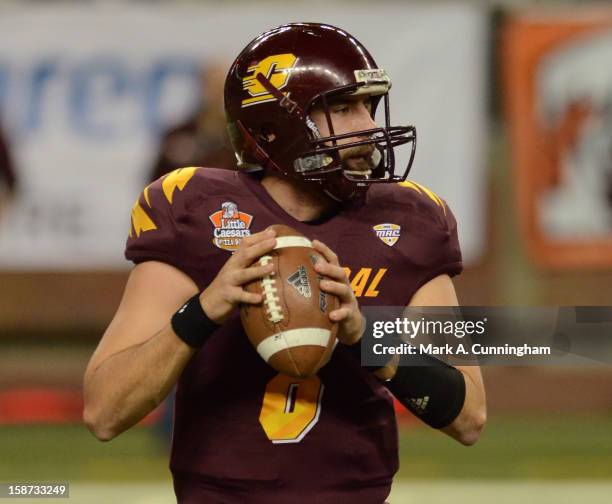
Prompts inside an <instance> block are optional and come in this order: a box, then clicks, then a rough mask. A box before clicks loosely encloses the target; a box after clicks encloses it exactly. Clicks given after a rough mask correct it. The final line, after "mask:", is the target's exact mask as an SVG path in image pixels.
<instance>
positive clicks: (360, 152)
mask: <svg viewBox="0 0 612 504" xmlns="http://www.w3.org/2000/svg"><path fill="white" fill-rule="evenodd" d="M373 152H374V146H373V145H357V146H355V147H347V148H346V149H342V150H341V155H342V159H349V158H355V157H365V158H369V157H370V156H371V155H372V153H373Z"/></svg>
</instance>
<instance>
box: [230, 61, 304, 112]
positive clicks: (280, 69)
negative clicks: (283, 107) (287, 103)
mask: <svg viewBox="0 0 612 504" xmlns="http://www.w3.org/2000/svg"><path fill="white" fill-rule="evenodd" d="M296 63H297V57H296V56H295V55H293V54H290V53H287V54H275V55H273V56H268V57H267V58H265V59H263V60H261V61H260V62H259V63H256V64H254V65H252V66H250V67H249V68H248V75H247V76H246V77H245V78H244V79H242V89H244V90H245V91H246V92H247V93H248V94H249V98H245V99H244V100H242V107H243V108H244V107H250V106H251V105H257V104H259V103H267V102H271V101H274V100H276V98H275V97H274V96H272V95H271V94H270V93H268V90H267V89H266V88H265V87H263V85H262V84H261V82H259V81H258V80H257V75H258V74H263V75H264V76H265V77H266V78H267V79H268V80H269V81H270V84H272V85H273V86H274V87H275V88H276V89H283V88H284V87H285V86H286V85H287V84H288V83H289V78H290V77H291V69H292V68H293V67H294V66H295V64H296Z"/></svg>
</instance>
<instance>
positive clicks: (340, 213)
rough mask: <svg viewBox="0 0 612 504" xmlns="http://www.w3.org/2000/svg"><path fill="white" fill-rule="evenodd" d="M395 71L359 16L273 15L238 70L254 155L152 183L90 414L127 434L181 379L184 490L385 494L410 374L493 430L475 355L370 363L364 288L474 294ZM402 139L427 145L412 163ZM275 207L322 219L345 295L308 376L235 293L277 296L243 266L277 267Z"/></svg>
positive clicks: (473, 426) (228, 498)
mask: <svg viewBox="0 0 612 504" xmlns="http://www.w3.org/2000/svg"><path fill="white" fill-rule="evenodd" d="M390 87H391V81H390V78H389V76H388V74H387V72H386V71H385V70H383V69H381V68H379V67H378V65H377V64H376V63H375V62H374V60H373V58H372V57H371V55H370V54H369V52H368V51H367V49H366V48H365V47H364V46H363V45H362V44H360V43H359V42H358V41H357V40H356V39H355V38H354V37H353V36H351V35H350V34H348V33H347V32H345V31H343V30H341V29H338V28H335V27H333V26H329V25H322V24H314V23H296V24H288V25H284V26H280V27H278V28H275V29H273V30H270V31H268V32H266V33H264V34H262V35H261V36H259V37H258V38H256V39H255V40H253V41H252V42H251V43H250V44H249V45H248V46H247V47H246V48H245V49H244V50H243V51H242V52H241V54H240V55H239V56H238V58H237V59H236V60H235V62H234V63H233V65H232V67H231V68H230V70H229V73H228V76H227V80H226V84H225V107H226V114H227V122H228V129H229V132H230V136H231V139H232V143H233V146H234V150H235V152H236V158H237V170H236V171H224V170H216V169H214V168H206V169H199V168H193V167H191V168H183V169H179V170H176V171H174V172H172V173H170V174H169V175H166V176H165V177H164V178H162V179H160V180H158V181H156V182H154V183H153V184H151V185H150V186H148V187H147V188H145V189H144V191H143V193H142V195H141V196H140V198H139V200H138V201H137V202H136V204H135V206H134V208H133V211H132V227H131V232H130V236H129V238H128V242H127V248H126V257H127V258H128V259H130V260H132V261H133V262H135V263H136V266H135V267H134V269H133V270H132V272H131V274H130V276H129V280H128V282H127V286H126V288H125V293H124V296H123V299H122V301H121V303H120V306H119V308H118V310H117V313H116V315H115V317H114V318H113V320H112V322H111V323H110V325H109V327H108V329H107V331H106V333H105V334H104V336H103V338H102V340H101V342H100V344H99V347H98V348H97V350H96V352H95V353H94V355H93V357H92V359H91V362H90V363H89V366H88V368H87V371H86V375H85V384H84V388H85V390H84V393H85V410H84V419H85V422H86V423H87V425H88V427H89V428H90V430H91V431H92V432H93V434H94V435H95V436H96V437H97V438H99V439H100V440H109V439H112V438H114V437H115V436H117V435H118V434H120V433H121V432H123V431H124V430H126V429H128V428H130V427H131V426H133V425H134V424H135V423H136V422H138V421H139V420H140V419H142V418H143V417H144V416H145V415H146V414H147V413H149V412H150V411H151V410H153V409H154V408H155V407H156V406H157V405H158V404H160V402H161V401H162V400H163V399H164V397H165V396H166V395H167V394H168V392H169V391H170V390H171V388H172V387H173V386H174V384H175V383H177V384H178V386H177V392H176V407H175V424H174V436H173V446H172V455H171V462H170V468H171V471H172V475H173V479H174V488H175V492H176V495H177V499H178V501H179V502H194V503H195V502H198V503H200V502H237V503H245V502H248V503H265V504H272V503H283V504H285V503H287V502H291V503H312V502H317V503H321V504H323V503H333V504H337V503H343V502H350V503H382V502H384V500H385V498H386V497H387V495H388V494H389V492H390V488H391V483H392V479H393V475H394V474H395V472H396V471H397V469H398V447H397V426H396V420H395V416H394V408H393V401H392V393H393V394H394V395H395V396H396V397H397V398H398V399H399V400H400V401H401V402H402V403H403V404H405V405H406V406H407V407H408V408H410V409H411V410H412V411H414V412H415V413H416V414H417V415H418V416H419V417H420V418H421V419H422V420H423V421H424V422H425V423H427V424H428V425H430V426H432V427H433V428H436V429H440V430H442V431H443V432H445V433H446V434H448V435H450V436H452V437H453V438H455V439H457V440H458V441H459V442H461V443H463V444H465V445H470V444H473V443H474V442H475V441H476V440H477V439H478V437H479V434H480V432H481V430H482V428H483V425H484V422H485V398H484V389H483V384H482V379H481V375H480V371H479V369H478V368H477V367H466V368H455V367H452V366H448V365H446V364H442V363H440V362H438V361H435V362H433V359H432V365H431V366H424V367H423V366H420V367H414V366H399V367H398V366H396V364H397V363H396V362H392V363H389V364H388V365H387V366H385V367H383V368H380V369H376V370H372V369H369V368H365V367H362V366H361V365H360V360H359V350H358V348H359V346H360V345H359V341H360V338H361V337H362V334H363V333H364V330H365V329H364V326H365V323H364V319H363V317H362V316H361V314H360V306H362V307H363V306H385V305H388V306H405V305H418V306H427V305H435V306H441V305H456V304H457V298H456V295H455V291H454V288H453V284H452V281H451V276H453V275H456V274H458V273H459V272H460V271H461V269H462V262H461V254H460V250H459V245H458V241H457V230H456V223H455V219H454V217H453V214H452V213H451V211H450V209H449V208H448V206H447V205H446V203H445V202H444V201H443V200H441V199H440V198H439V197H438V196H436V195H435V194H434V193H432V192H431V191H429V190H427V189H426V188H424V187H422V186H420V185H418V184H416V183H413V182H408V181H406V175H407V173H408V170H409V169H410V165H411V164H412V159H413V156H414V148H415V141H416V132H415V129H414V128H413V127H411V126H391V124H390V122H389V96H388V92H389V89H390ZM381 106H382V107H384V112H385V116H386V118H385V124H384V125H383V126H379V125H377V124H376V122H375V121H374V117H375V112H376V109H377V108H378V107H381ZM401 145H406V146H407V148H409V149H411V151H410V152H411V153H412V155H411V156H410V161H409V163H408V165H407V166H405V167H404V168H403V169H401V170H396V169H395V161H394V160H395V155H394V151H395V149H396V148H397V147H398V146H401ZM276 223H282V224H287V225H289V226H291V227H293V228H295V229H296V230H298V231H300V232H301V233H303V234H304V235H305V236H307V237H310V238H312V239H313V245H314V247H315V248H316V249H317V250H318V251H319V252H320V253H321V254H322V255H323V256H324V257H325V258H326V259H327V262H323V261H319V262H318V263H317V266H316V268H317V271H318V272H319V273H320V274H321V275H322V276H324V279H323V280H322V281H321V288H322V289H323V290H325V291H327V292H329V293H333V294H335V295H337V296H338V297H339V299H340V305H339V307H338V308H337V309H336V310H334V311H332V312H331V314H330V317H331V318H332V319H333V320H334V321H337V322H338V323H339V332H338V339H339V341H340V342H339V344H338V345H337V346H336V348H335V350H334V352H333V355H332V357H331V359H330V361H329V363H328V364H327V365H326V366H324V367H323V368H322V369H321V370H320V371H319V373H318V374H317V375H316V376H313V377H310V378H308V379H306V380H302V381H296V380H295V379H291V378H288V377H286V376H283V375H280V374H278V373H276V372H275V371H274V369H272V368H271V367H269V366H268V365H267V364H266V363H265V362H264V361H263V360H262V359H261V358H260V357H259V356H258V354H257V352H256V350H255V349H254V348H253V347H252V346H251V344H250V342H249V341H248V339H247V337H246V335H245V334H244V331H243V329H242V326H241V322H240V318H239V313H238V309H237V308H238V306H239V304H241V303H260V302H261V301H262V299H261V297H260V296H259V295H258V294H254V293H250V292H247V291H246V290H245V289H244V288H243V286H244V285H245V284H246V283H248V282H251V281H253V280H255V279H261V278H263V277H264V276H266V275H269V274H272V273H273V271H272V266H271V265H266V266H261V265H259V264H258V263H256V265H253V264H254V262H255V261H256V259H257V258H259V257H260V256H262V255H263V254H266V253H267V252H269V251H271V250H272V249H273V248H274V246H275V243H276V241H275V235H274V232H273V231H270V230H267V228H268V226H270V225H271V224H276ZM424 397H427V398H428V399H427V400H426V401H420V402H418V404H417V402H415V401H414V399H415V398H424Z"/></svg>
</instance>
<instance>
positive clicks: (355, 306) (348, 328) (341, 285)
mask: <svg viewBox="0 0 612 504" xmlns="http://www.w3.org/2000/svg"><path fill="white" fill-rule="evenodd" d="M312 246H313V247H314V249H315V250H317V251H318V252H320V253H321V254H322V255H323V257H325V259H326V260H327V263H325V262H323V261H318V262H317V263H316V264H315V270H316V272H317V273H319V274H320V275H323V276H325V277H327V278H325V279H323V280H321V290H323V291H325V292H329V293H330V294H335V295H336V296H338V299H339V300H340V306H339V307H338V308H337V309H336V310H333V311H332V312H331V313H330V314H329V317H330V318H331V319H332V320H333V321H334V322H339V324H340V326H339V327H338V340H339V341H340V342H341V343H344V344H345V345H354V344H357V342H358V341H359V340H360V339H361V336H362V335H363V331H364V330H365V327H364V326H365V320H364V318H363V316H362V315H361V312H360V311H359V303H358V302H357V298H356V297H355V293H354V292H353V288H352V287H351V284H350V283H349V280H348V277H347V275H346V272H345V271H344V268H342V267H341V266H340V263H339V262H338V256H337V255H336V254H335V253H334V252H333V251H332V250H331V249H330V248H329V247H328V246H327V245H325V244H324V243H322V242H320V241H319V240H314V241H313V242H312ZM398 364H399V358H397V356H396V355H394V356H393V359H391V361H389V363H387V365H386V366H384V367H382V368H380V369H377V370H376V371H375V372H374V375H375V376H376V377H378V378H379V379H381V380H384V381H386V380H390V379H391V378H393V377H394V376H395V372H396V371H397V366H398Z"/></svg>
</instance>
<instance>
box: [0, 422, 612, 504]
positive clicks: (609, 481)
mask: <svg viewBox="0 0 612 504" xmlns="http://www.w3.org/2000/svg"><path fill="white" fill-rule="evenodd" d="M400 446H401V448H400V454H401V468H400V472H399V474H398V476H397V479H396V485H395V487H394V491H393V494H392V500H391V502H392V503H393V504H395V503H398V502H399V503H404V502H413V501H414V502H423V500H422V499H424V498H427V499H428V500H427V502H428V503H429V504H431V503H437V502H447V499H448V498H453V499H454V502H455V503H457V502H459V503H460V502H463V500H465V501H466V502H470V504H475V503H476V504H477V503H480V502H483V503H484V502H487V503H488V502H493V501H495V504H503V503H506V502H508V503H510V502H513V503H514V502H520V503H521V504H526V503H531V502H533V503H548V502H550V503H551V504H552V503H554V504H561V503H566V502H567V503H573V502H576V503H578V502H580V503H584V502H588V503H593V502H596V503H598V502H601V503H602V504H603V503H604V502H612V416H611V417H610V418H608V417H601V416H600V417H578V416H567V415H561V414H559V415H554V416H551V417H550V418H542V417H539V418H531V419H527V418H523V419H516V418H493V419H490V421H489V425H488V427H487V430H486V432H485V434H484V435H483V438H482V439H481V441H480V442H479V443H478V444H477V445H475V446H473V447H470V448H466V447H463V446H460V445H459V444H457V443H455V442H454V441H452V440H451V439H450V438H447V437H446V436H444V435H441V434H440V433H438V432H435V431H431V430H429V429H427V428H421V427H417V428H413V429H410V430H407V431H403V432H402V434H401V443H400ZM0 454H1V456H0V482H8V481H30V482H32V481H68V482H70V484H71V485H72V497H71V499H70V501H69V502H87V503H90V502H91V503H97V502H117V503H118V502H121V503H123V502H126V503H140V502H142V503H145V502H150V503H153V504H154V503H158V502H159V503H162V502H172V490H171V487H170V476H169V473H168V470H167V455H166V453H165V450H164V448H163V445H162V443H161V442H159V440H158V439H157V438H156V437H155V436H154V435H153V434H152V433H151V431H150V430H148V429H144V428H136V429H133V430H132V431H129V432H127V433H125V434H123V435H122V436H120V437H119V438H118V439H116V440H114V441H112V442H110V443H100V442H98V441H96V440H95V439H94V438H93V437H92V436H91V435H90V434H89V433H88V432H87V431H86V430H85V428H84V427H81V426H57V427H49V426H46V427H41V426H36V427H27V426H20V427H2V428H0ZM458 496H464V497H465V499H462V498H458ZM419 499H421V500H419ZM3 502H9V501H8V500H6V501H5V500H4V499H3ZM15 502H21V503H22V504H23V503H25V502H26V500H23V499H22V500H19V501H15ZM32 502H36V501H32ZM37 502H40V501H37ZM64 502H65V501H64Z"/></svg>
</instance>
